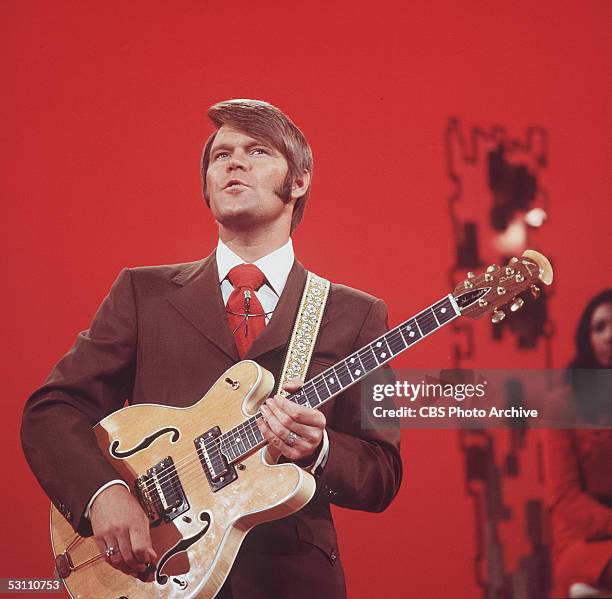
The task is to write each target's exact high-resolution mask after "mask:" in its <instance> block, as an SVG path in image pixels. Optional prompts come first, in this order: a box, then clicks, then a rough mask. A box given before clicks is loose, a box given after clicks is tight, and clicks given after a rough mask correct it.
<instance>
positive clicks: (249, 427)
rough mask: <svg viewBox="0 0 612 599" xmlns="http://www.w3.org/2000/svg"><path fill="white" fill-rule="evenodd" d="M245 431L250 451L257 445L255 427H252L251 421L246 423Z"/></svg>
mask: <svg viewBox="0 0 612 599" xmlns="http://www.w3.org/2000/svg"><path fill="white" fill-rule="evenodd" d="M244 431H245V432H246V436H247V441H248V445H249V449H251V447H254V446H255V445H257V442H256V441H255V432H254V431H253V427H252V425H251V421H250V420H247V421H245V423H244Z"/></svg>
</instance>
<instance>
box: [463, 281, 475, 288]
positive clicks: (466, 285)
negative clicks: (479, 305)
mask: <svg viewBox="0 0 612 599" xmlns="http://www.w3.org/2000/svg"><path fill="white" fill-rule="evenodd" d="M463 286H464V287H465V288H466V289H471V288H472V287H474V283H472V281H468V280H467V279H466V280H465V281H463Z"/></svg>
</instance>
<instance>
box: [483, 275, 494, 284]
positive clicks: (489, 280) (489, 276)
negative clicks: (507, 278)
mask: <svg viewBox="0 0 612 599" xmlns="http://www.w3.org/2000/svg"><path fill="white" fill-rule="evenodd" d="M492 280H493V275H491V274H489V273H486V274H485V281H486V282H487V283H490V282H491V281H492Z"/></svg>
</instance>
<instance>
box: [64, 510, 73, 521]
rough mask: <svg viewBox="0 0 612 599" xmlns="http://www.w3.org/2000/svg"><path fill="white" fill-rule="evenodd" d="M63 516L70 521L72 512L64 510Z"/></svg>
mask: <svg viewBox="0 0 612 599" xmlns="http://www.w3.org/2000/svg"><path fill="white" fill-rule="evenodd" d="M64 515H65V516H66V520H72V512H71V511H70V510H66V513H65V514H64Z"/></svg>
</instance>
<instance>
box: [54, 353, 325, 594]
mask: <svg viewBox="0 0 612 599" xmlns="http://www.w3.org/2000/svg"><path fill="white" fill-rule="evenodd" d="M273 385H274V378H273V376H272V375H271V374H270V373H269V372H268V371H266V370H265V369H263V368H261V367H260V366H259V365H258V364H256V363H255V362H251V361H243V362H240V363H238V364H236V365H235V366H233V367H232V368H230V369H229V370H228V371H227V372H225V373H224V374H223V375H222V376H221V377H220V378H219V380H218V381H217V382H216V383H215V384H214V385H213V387H212V388H211V389H210V391H209V392H208V393H207V394H206V395H205V396H204V397H203V398H202V399H201V400H200V401H199V402H198V403H196V404H195V405H194V406H192V407H189V408H172V407H167V406H159V405H149V404H143V405H135V406H129V407H127V408H124V409H122V410H119V411H118V412H115V413H113V414H111V415H110V416H108V417H106V418H105V419H104V420H102V421H101V422H100V423H99V424H98V425H97V426H96V427H95V428H94V432H95V434H96V438H97V442H98V445H99V447H100V449H101V450H102V452H103V453H104V455H105V457H106V458H107V459H108V460H109V462H110V463H111V464H112V465H113V467H114V468H115V469H116V470H117V472H118V473H119V474H120V476H121V477H122V478H123V480H125V481H126V482H127V483H128V484H129V485H130V487H131V490H132V493H133V494H134V495H135V496H138V494H139V493H138V490H137V488H136V484H135V481H136V480H137V479H138V478H139V477H141V476H142V475H143V474H146V473H148V472H150V469H151V468H153V467H156V466H157V468H156V471H157V473H158V475H157V478H156V479H155V481H152V480H149V481H148V484H147V488H151V489H155V488H157V489H159V488H160V485H161V486H163V487H164V489H165V498H166V500H168V498H173V497H175V495H173V493H172V492H170V491H168V490H167V489H168V488H170V487H168V485H169V484H170V483H174V482H175V481H177V480H178V481H180V488H181V490H182V496H183V499H184V501H183V502H182V506H181V507H179V508H177V510H176V515H175V514H172V518H165V519H163V520H161V521H160V522H154V523H153V524H152V526H151V538H152V541H153V548H154V549H155V551H156V553H157V556H158V562H157V564H155V565H154V566H155V570H154V571H153V572H150V573H149V574H148V575H147V576H146V579H140V578H136V577H132V576H129V575H126V574H123V573H122V572H120V571H118V570H116V569H114V568H113V567H111V566H110V565H109V564H108V563H107V562H106V560H105V559H103V558H100V557H98V556H99V550H98V547H97V545H96V543H95V541H94V540H93V537H88V538H84V537H80V536H79V535H77V534H75V532H74V531H73V529H72V527H71V526H70V524H69V523H68V522H67V521H66V520H65V519H64V517H63V516H62V515H61V514H60V513H59V511H57V509H56V508H55V507H52V509H51V536H52V544H53V551H54V554H55V556H56V563H57V566H58V571H59V573H60V575H61V576H62V578H63V579H64V584H65V585H66V588H67V590H68V592H69V593H70V595H71V596H72V597H78V598H85V599H90V598H95V599H98V598H106V597H109V598H113V599H119V598H120V597H128V598H129V599H139V598H166V597H167V598H170V597H172V598H173V599H175V598H182V597H185V598H187V597H200V598H204V599H209V598H212V597H214V596H215V595H216V594H217V592H218V591H219V589H220V588H221V586H222V585H223V583H224V581H225V579H226V577H227V575H228V573H229V570H230V568H231V566H232V564H233V562H234V559H235V557H236V554H237V553H238V550H239V548H240V545H241V543H242V541H243V540H244V538H245V536H246V534H247V533H248V532H249V530H250V529H251V528H253V527H254V526H256V525H257V524H259V523H261V522H266V521H269V520H276V519H278V518H282V517H285V516H288V515H290V514H292V513H294V512H296V511H298V510H299V509H301V508H302V507H303V506H304V505H306V503H308V501H310V499H311V498H312V496H313V494H314V491H315V482H314V479H313V477H312V476H311V475H310V474H308V473H306V472H304V471H303V470H302V469H300V468H298V467H297V466H295V465H294V464H290V463H288V464H270V463H267V461H266V460H265V457H266V454H265V452H266V449H265V448H263V449H258V450H255V451H254V452H252V453H250V454H249V455H247V456H246V457H245V458H244V459H242V460H241V461H240V463H238V464H237V467H236V468H235V469H234V471H233V475H232V476H227V477H222V480H221V483H223V478H225V479H226V481H227V480H229V479H230V478H233V480H231V482H226V483H225V486H222V488H218V489H217V490H214V485H213V484H211V483H210V481H209V480H208V479H207V477H206V474H205V470H204V466H203V458H202V457H201V454H199V453H198V451H197V450H198V445H197V444H196V443H194V441H195V440H196V439H198V438H200V437H201V436H202V435H203V434H204V433H206V432H207V431H210V430H212V429H215V427H219V429H220V431H221V432H223V431H228V430H230V429H232V428H233V427H236V426H237V425H239V424H240V423H241V422H243V421H244V420H245V419H246V418H248V417H249V416H252V415H253V414H255V413H256V411H257V409H258V407H259V405H260V404H261V402H262V401H263V400H265V399H266V398H267V397H268V396H269V395H270V393H271V391H272V390H273ZM168 458H171V462H172V464H171V465H169V464H168ZM160 464H161V466H159V465H160ZM177 477H178V478H177ZM215 482H216V483H217V484H219V481H215ZM173 489H174V490H176V488H175V487H173ZM177 503H180V500H179V501H178V502H177ZM89 560H92V561H89Z"/></svg>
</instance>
